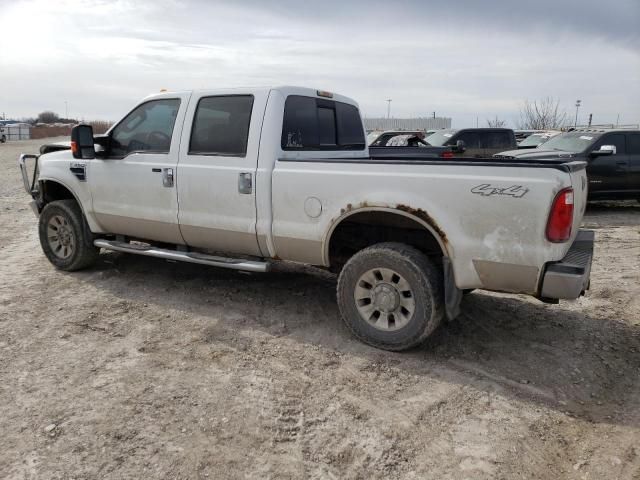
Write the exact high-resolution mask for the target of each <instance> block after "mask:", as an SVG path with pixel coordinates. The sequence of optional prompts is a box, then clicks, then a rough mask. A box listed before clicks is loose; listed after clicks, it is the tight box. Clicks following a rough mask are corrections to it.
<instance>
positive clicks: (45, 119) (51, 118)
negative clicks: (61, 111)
mask: <svg viewBox="0 0 640 480" xmlns="http://www.w3.org/2000/svg"><path fill="white" fill-rule="evenodd" d="M59 118H60V117H59V116H58V114H57V113H55V112H52V111H50V110H46V111H44V112H40V113H39V114H38V122H41V123H55V122H57V121H58V119H59Z"/></svg>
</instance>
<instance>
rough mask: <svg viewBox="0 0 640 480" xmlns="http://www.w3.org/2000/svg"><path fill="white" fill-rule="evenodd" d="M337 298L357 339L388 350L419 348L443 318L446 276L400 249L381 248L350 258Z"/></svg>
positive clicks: (392, 245)
mask: <svg viewBox="0 0 640 480" xmlns="http://www.w3.org/2000/svg"><path fill="white" fill-rule="evenodd" d="M337 296H338V306H339V308H340V313H341V315H342V319H343V320H344V322H345V324H346V325H347V326H348V327H349V329H350V330H351V331H352V332H353V334H354V335H355V336H356V337H358V338H359V339H360V340H362V341H363V342H365V343H368V344H369V345H372V346H374V347H378V348H382V349H385V350H393V351H399V350H406V349H408V348H411V347H415V346H417V345H419V344H420V343H422V342H423V341H424V340H425V339H426V338H427V337H428V336H429V335H430V334H431V333H432V332H433V331H434V330H435V329H436V327H437V326H438V325H439V324H440V322H441V321H442V319H443V317H444V311H445V310H444V294H443V280H442V273H441V271H440V270H439V269H438V268H437V267H436V266H435V265H434V264H433V263H432V262H431V261H430V260H429V258H428V257H427V256H426V255H425V254H423V253H422V252H420V251H419V250H417V249H415V248H413V247H411V246H408V245H404V244H401V243H391V242H390V243H380V244H377V245H373V246H371V247H368V248H365V249H364V250H361V251H360V252H358V253H356V254H355V255H354V256H353V257H351V258H350V259H349V261H348V262H347V263H346V265H345V266H344V268H343V269H342V272H341V273H340V277H339V278H338V292H337Z"/></svg>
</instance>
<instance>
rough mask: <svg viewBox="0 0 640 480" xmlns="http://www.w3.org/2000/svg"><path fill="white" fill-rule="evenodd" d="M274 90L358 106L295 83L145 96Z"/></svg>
mask: <svg viewBox="0 0 640 480" xmlns="http://www.w3.org/2000/svg"><path fill="white" fill-rule="evenodd" d="M272 90H275V91H278V92H280V93H281V94H282V95H283V96H284V97H288V96H289V95H301V96H305V97H316V98H326V99H328V100H335V101H337V102H343V103H349V104H351V105H355V106H356V107H357V106H358V102H356V101H355V100H353V99H352V98H349V97H345V96H344V95H340V94H338V93H334V92H330V91H327V90H322V89H315V88H309V87H298V86H293V85H278V86H259V87H233V88H215V89H214V88H212V89H196V90H179V91H161V92H159V93H154V94H151V95H148V96H146V97H145V98H144V100H149V99H151V98H162V97H170V96H171V95H175V94H177V93H196V94H198V93H200V94H202V93H207V94H209V93H210V94H216V95H219V94H222V95H224V94H240V93H247V94H250V93H257V92H261V93H268V92H270V91H272Z"/></svg>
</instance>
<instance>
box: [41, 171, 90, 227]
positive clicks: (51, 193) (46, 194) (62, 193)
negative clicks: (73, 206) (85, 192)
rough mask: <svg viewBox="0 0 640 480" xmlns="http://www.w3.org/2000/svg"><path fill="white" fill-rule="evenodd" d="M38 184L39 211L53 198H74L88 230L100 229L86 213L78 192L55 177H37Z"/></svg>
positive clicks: (53, 199)
mask: <svg viewBox="0 0 640 480" xmlns="http://www.w3.org/2000/svg"><path fill="white" fill-rule="evenodd" d="M38 185H39V186H40V196H39V198H38V199H39V202H38V208H39V210H40V211H41V210H42V209H43V208H44V206H45V205H46V204H47V203H50V202H53V201H55V200H75V202H76V203H77V204H78V206H79V207H80V211H81V212H82V214H83V215H84V218H85V219H86V221H87V224H88V225H89V228H90V230H91V231H92V232H96V231H100V228H99V226H98V224H97V222H96V221H95V219H94V218H93V216H91V215H88V212H87V211H86V209H85V208H84V205H83V204H82V202H81V201H80V197H79V196H78V194H77V193H76V192H75V191H74V190H73V189H72V188H71V187H70V186H69V185H67V184H66V183H65V182H63V181H61V180H59V179H57V178H47V177H45V178H39V179H38Z"/></svg>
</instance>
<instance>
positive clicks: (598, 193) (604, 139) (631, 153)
mask: <svg viewBox="0 0 640 480" xmlns="http://www.w3.org/2000/svg"><path fill="white" fill-rule="evenodd" d="M554 155H555V156H557V157H574V158H576V160H585V161H586V162H587V163H588V165H587V175H588V177H589V200H605V199H610V200H621V199H636V200H639V201H640V130H638V129H633V130H631V129H594V128H592V129H589V128H581V129H576V130H572V131H571V132H567V133H563V134H561V135H557V136H555V137H553V138H551V139H549V140H548V141H547V142H546V143H544V144H542V145H540V146H539V147H538V148H533V149H531V150H511V151H507V152H502V153H499V154H497V155H496V157H501V158H518V159H531V160H537V159H539V158H551V157H552V156H554Z"/></svg>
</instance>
